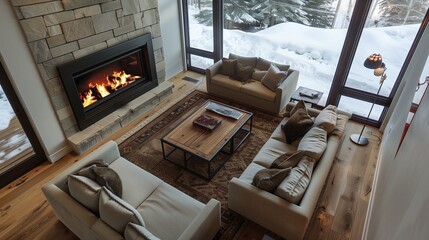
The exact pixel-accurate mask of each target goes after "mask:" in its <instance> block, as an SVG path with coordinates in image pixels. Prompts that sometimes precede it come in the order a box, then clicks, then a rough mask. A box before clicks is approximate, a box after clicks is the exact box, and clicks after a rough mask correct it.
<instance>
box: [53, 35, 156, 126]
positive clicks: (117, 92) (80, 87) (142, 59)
mask: <svg viewBox="0 0 429 240" xmlns="http://www.w3.org/2000/svg"><path fill="white" fill-rule="evenodd" d="M58 70H59V72H60V75H61V80H62V83H63V85H64V89H65V91H66V94H67V97H68V99H69V101H70V105H71V107H72V110H73V113H74V115H75V118H76V120H77V123H78V126H79V128H80V129H81V130H83V129H85V128H86V127H88V126H89V125H91V124H93V123H94V122H96V121H98V120H99V119H101V118H103V117H105V116H106V115H108V114H110V113H111V112H113V111H115V110H116V109H117V108H119V107H121V106H122V105H124V104H126V103H128V102H129V101H131V100H133V99H135V98H136V97H138V96H140V95H141V94H143V93H145V92H147V91H149V90H150V89H152V88H154V87H156V86H158V80H157V77H156V70H155V60H154V56H153V47H152V38H151V36H150V34H146V35H143V36H141V37H138V38H136V39H133V40H130V41H127V42H124V43H122V44H118V45H116V46H113V47H111V48H108V49H104V50H102V51H100V52H97V53H94V54H91V55H89V56H87V57H84V58H81V59H77V60H75V61H72V62H70V63H67V64H64V65H62V66H60V67H58Z"/></svg>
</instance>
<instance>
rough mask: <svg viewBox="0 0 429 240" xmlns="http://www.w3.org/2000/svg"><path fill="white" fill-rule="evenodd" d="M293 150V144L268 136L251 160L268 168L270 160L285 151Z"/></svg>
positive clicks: (294, 149)
mask: <svg viewBox="0 0 429 240" xmlns="http://www.w3.org/2000/svg"><path fill="white" fill-rule="evenodd" d="M295 151H296V147H295V146H293V145H289V144H286V143H284V142H281V141H277V140H275V139H272V138H270V139H269V140H268V141H267V142H266V143H265V144H264V146H263V147H262V148H261V150H259V152H258V153H257V154H256V156H255V158H254V159H253V162H254V163H257V164H259V165H261V166H264V167H265V168H269V167H270V166H271V164H272V162H273V161H274V160H275V159H276V158H278V157H279V156H281V155H283V154H285V153H287V152H295Z"/></svg>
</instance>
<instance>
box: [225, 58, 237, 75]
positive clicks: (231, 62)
mask: <svg viewBox="0 0 429 240" xmlns="http://www.w3.org/2000/svg"><path fill="white" fill-rule="evenodd" d="M236 66H237V59H227V58H222V74H224V75H227V76H230V77H234V76H235V68H236Z"/></svg>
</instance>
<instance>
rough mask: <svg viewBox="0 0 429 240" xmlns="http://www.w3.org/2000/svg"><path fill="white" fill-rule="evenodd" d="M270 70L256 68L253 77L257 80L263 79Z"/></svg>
mask: <svg viewBox="0 0 429 240" xmlns="http://www.w3.org/2000/svg"><path fill="white" fill-rule="evenodd" d="M267 72H268V71H259V70H256V69H255V71H254V72H253V74H252V79H254V80H257V81H261V80H262V78H263V77H264V76H265V74H267Z"/></svg>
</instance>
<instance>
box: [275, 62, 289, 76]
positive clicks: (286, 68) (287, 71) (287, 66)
mask: <svg viewBox="0 0 429 240" xmlns="http://www.w3.org/2000/svg"><path fill="white" fill-rule="evenodd" d="M275 65H276V66H277V67H278V68H279V69H280V71H282V72H285V73H286V75H288V74H289V69H290V65H285V64H279V63H275Z"/></svg>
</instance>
